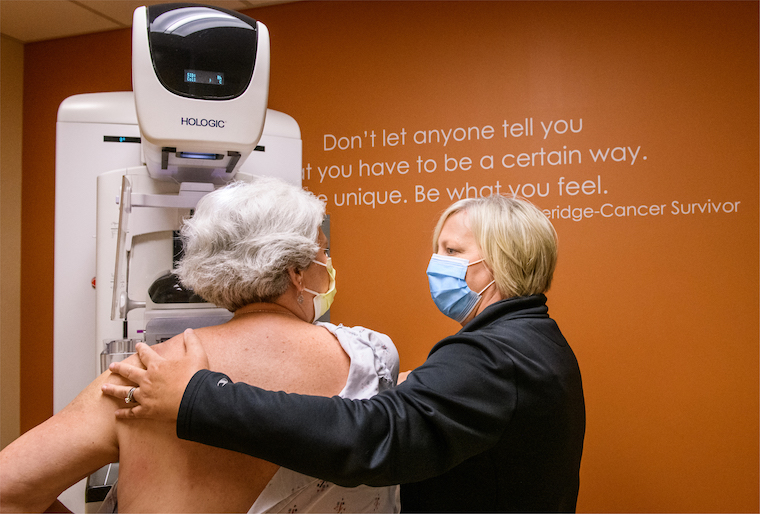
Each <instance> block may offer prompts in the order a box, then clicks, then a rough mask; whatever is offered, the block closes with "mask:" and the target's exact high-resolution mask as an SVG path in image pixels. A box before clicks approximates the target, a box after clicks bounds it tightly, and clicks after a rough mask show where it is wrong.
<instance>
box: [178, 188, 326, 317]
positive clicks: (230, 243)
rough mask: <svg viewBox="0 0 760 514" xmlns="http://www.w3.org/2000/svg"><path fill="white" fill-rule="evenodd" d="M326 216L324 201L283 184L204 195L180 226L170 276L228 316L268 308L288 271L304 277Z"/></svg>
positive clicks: (285, 285)
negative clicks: (251, 307) (178, 251)
mask: <svg viewBox="0 0 760 514" xmlns="http://www.w3.org/2000/svg"><path fill="white" fill-rule="evenodd" d="M324 215H325V205H324V203H323V202H322V201H320V200H318V199H317V198H316V197H315V196H314V195H313V194H312V193H309V192H308V191H305V190H303V189H301V188H300V187H298V186H295V185H292V184H289V183H287V182H284V181H282V180H279V179H275V178H268V177H259V178H257V179H256V180H254V181H253V182H251V183H247V182H233V183H231V184H230V185H227V186H225V187H223V188H220V189H217V190H216V191H214V192H212V193H209V194H208V195H206V196H204V197H203V198H202V199H201V200H200V201H199V202H198V206H197V208H196V211H195V214H194V215H193V217H192V218H190V219H188V220H186V221H185V223H184V225H183V226H182V229H181V231H180V235H181V237H182V241H183V243H184V249H185V250H184V257H183V258H182V260H181V261H180V263H179V265H178V266H177V269H176V270H175V273H176V274H177V275H178V276H179V279H180V281H181V282H182V284H184V285H185V286H187V287H190V288H192V289H193V290H194V291H195V292H196V293H197V294H198V295H199V296H201V297H202V298H203V299H204V300H206V301H208V302H211V303H214V304H216V305H217V306H219V307H223V308H225V309H228V310H230V311H235V310H237V309H239V308H241V307H243V306H245V305H248V304H250V303H254V302H270V301H272V300H274V299H275V298H277V297H278V296H280V295H282V294H283V293H284V292H285V291H286V290H287V288H288V284H289V282H290V277H289V274H288V270H289V269H291V268H293V269H295V270H296V271H301V270H304V269H306V268H307V267H308V266H309V265H310V264H311V262H312V260H313V259H314V257H315V256H316V254H317V252H318V251H319V244H318V243H317V235H318V233H319V227H320V225H321V223H322V219H323V218H324Z"/></svg>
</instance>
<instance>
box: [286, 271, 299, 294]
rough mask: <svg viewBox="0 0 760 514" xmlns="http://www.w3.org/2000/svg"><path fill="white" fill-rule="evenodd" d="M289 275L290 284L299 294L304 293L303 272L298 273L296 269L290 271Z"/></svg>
mask: <svg viewBox="0 0 760 514" xmlns="http://www.w3.org/2000/svg"><path fill="white" fill-rule="evenodd" d="M288 275H289V276H290V283H291V284H293V285H294V286H295V288H296V291H298V292H299V293H300V292H301V291H303V271H296V270H295V268H290V269H288Z"/></svg>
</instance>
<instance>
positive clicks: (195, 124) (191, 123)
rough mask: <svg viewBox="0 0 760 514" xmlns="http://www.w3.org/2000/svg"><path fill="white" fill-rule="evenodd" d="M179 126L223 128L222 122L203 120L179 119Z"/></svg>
mask: <svg viewBox="0 0 760 514" xmlns="http://www.w3.org/2000/svg"><path fill="white" fill-rule="evenodd" d="M180 125H189V126H191V127H211V128H224V120H207V119H205V118H201V119H198V118H180Z"/></svg>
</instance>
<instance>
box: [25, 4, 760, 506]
mask: <svg viewBox="0 0 760 514" xmlns="http://www.w3.org/2000/svg"><path fill="white" fill-rule="evenodd" d="M247 14H249V15H251V16H253V17H255V18H257V19H259V20H261V21H263V22H264V23H265V24H266V25H267V26H268V27H269V29H270V34H271V40H272V80H271V96H270V107H271V108H274V109H277V110H281V111H284V112H287V113H288V114H290V115H292V116H293V117H294V118H295V119H296V120H297V121H298V122H299V124H300V125H301V129H302V132H303V140H304V165H305V166H308V167H310V169H311V171H310V174H309V176H308V177H307V178H306V180H305V181H304V183H305V185H306V186H307V187H308V188H309V189H311V190H312V191H314V192H315V193H318V194H323V195H325V197H326V199H327V203H328V211H329V212H330V214H331V219H332V227H331V230H332V238H333V241H332V252H333V258H334V262H335V266H336V269H337V270H338V271H339V284H338V285H339V290H340V295H338V297H337V300H336V303H335V305H334V307H333V317H334V319H335V320H338V321H340V322H343V323H345V324H361V325H365V326H369V327H372V328H375V329H378V330H381V331H385V332H387V333H388V334H390V335H391V336H392V337H393V339H394V341H395V342H396V344H397V346H398V347H399V349H400V352H401V357H402V367H404V368H409V367H414V366H417V365H419V364H420V363H421V362H422V361H423V360H424V358H425V355H426V354H427V352H428V350H429V349H430V347H431V346H432V344H433V343H434V342H435V341H436V340H438V339H439V338H441V337H444V336H445V335H447V334H450V333H452V332H453V331H455V330H456V329H457V325H456V324H454V323H453V322H451V321H448V320H447V319H445V318H444V317H443V316H442V315H441V314H439V313H438V312H437V310H436V308H435V306H434V305H433V304H432V302H431V301H430V299H429V293H428V292H427V281H426V278H425V268H426V266H427V261H428V259H429V256H430V253H431V250H430V243H429V238H430V232H431V230H432V227H433V225H434V222H435V218H436V216H437V214H438V213H439V212H440V211H441V210H442V209H443V208H444V207H445V206H446V205H447V204H448V203H450V200H449V192H451V191H454V190H457V191H462V188H463V187H464V188H467V187H470V189H469V191H470V194H474V192H475V190H476V189H477V190H478V191H482V192H484V193H485V192H487V191H488V189H481V188H483V187H484V186H490V187H491V188H495V187H496V186H497V184H498V186H499V188H500V191H501V192H509V190H510V189H509V188H510V186H511V187H512V188H516V187H517V186H518V185H524V184H532V185H534V186H536V185H538V191H539V192H540V194H541V195H545V196H539V195H538V194H536V195H534V196H532V200H534V201H535V202H536V204H538V205H539V206H540V207H541V208H544V209H547V210H549V211H550V213H551V210H552V209H554V210H555V213H554V214H553V215H554V216H555V218H557V219H555V220H554V223H555V226H556V228H557V231H558V233H559V237H560V263H559V267H558V270H557V273H556V277H555V283H554V285H553V288H552V290H551V291H550V293H549V305H550V310H551V312H552V313H553V315H554V317H555V318H556V319H557V320H558V322H559V323H560V326H561V327H562V329H563V331H564V332H565V334H566V336H567V337H568V339H569V340H570V342H571V345H572V346H573V347H574V349H575V351H576V353H577V355H578V358H579V361H580V364H581V370H582V373H583V378H584V386H585V391H586V399H587V411H588V430H587V436H586V445H585V452H584V460H583V464H582V469H581V473H582V485H581V491H580V498H579V504H578V508H579V510H581V511H587V512H623V511H627V512H653V511H656V512H685V511H690V512H717V511H724V512H728V511H732V512H751V511H754V512H757V511H758V507H759V501H760V500H759V497H758V481H759V480H760V476H759V475H758V451H759V450H758V430H759V427H758V409H759V406H758V385H759V384H758V339H759V332H758V311H759V305H758V279H759V277H758V257H759V255H758V210H759V207H758V166H759V164H758V96H759V91H758V3H757V2H694V3H691V2H619V3H618V2H570V3H561V2H525V3H522V2H483V3H480V2H419V3H417V2H307V3H300V2H299V3H294V4H286V5H281V6H275V7H268V8H261V9H256V10H251V11H248V12H247ZM129 40H130V34H129V32H128V31H115V32H109V33H102V34H96V35H92V36H82V37H77V38H69V39H64V40H58V41H51V42H43V43H36V44H29V45H27V46H26V53H25V62H26V71H25V77H24V78H25V98H24V102H25V104H24V183H23V187H24V197H23V214H22V215H23V242H22V252H23V269H22V287H23V293H22V312H23V313H24V314H23V315H22V316H23V317H22V387H21V390H22V411H21V415H22V429H28V428H29V427H31V426H33V425H35V424H36V423H38V422H40V421H42V420H44V419H45V418H46V417H47V416H49V415H50V414H51V412H52V342H51V340H52V303H53V302H52V294H53V292H52V286H51V284H52V274H53V264H52V255H53V216H54V198H53V197H54V130H55V114H56V109H57V106H58V104H59V103H60V102H61V101H62V100H63V99H64V98H66V97H67V96H70V95H72V94H76V93H84V92H95V91H113V90H126V89H130V62H129V55H130V49H129ZM526 118H528V119H529V120H530V119H531V118H532V120H533V133H532V134H527V133H526V132H525V130H521V129H520V126H519V125H521V124H524V121H523V120H525V119H526ZM557 120H564V121H566V122H570V121H571V120H572V123H573V125H572V129H573V130H570V129H568V130H566V131H564V133H563V134H559V133H557V132H556V131H555V132H553V133H550V134H549V135H548V136H546V138H544V136H545V133H544V130H543V128H542V123H543V124H544V125H547V126H548V123H549V122H550V121H557ZM581 120H582V126H581ZM505 122H506V123H508V124H509V125H508V127H512V130H513V132H508V133H507V137H504V128H503V124H504V123H505ZM516 125H517V126H516ZM486 126H490V127H493V134H492V135H491V134H490V133H489V132H488V131H486V132H485V136H491V137H490V138H488V139H485V138H481V139H474V133H473V132H471V138H470V140H467V139H466V138H465V139H464V140H461V141H453V140H450V141H449V142H448V144H446V145H445V146H444V145H443V143H435V142H427V141H426V142H422V139H421V137H422V134H423V133H424V132H427V131H430V130H433V129H438V130H445V131H448V130H450V129H451V130H452V135H454V136H457V137H458V138H459V139H462V138H461V137H459V136H461V135H463V134H464V133H465V132H466V129H468V128H471V127H478V128H481V129H482V128H484V127H486ZM553 126H554V125H552V127H553ZM457 128H462V129H465V132H463V131H455V129H457ZM558 128H559V132H563V129H564V128H565V125H564V124H563V123H562V122H560V124H559V126H558ZM373 131H374V133H375V134H376V137H375V145H374V147H372V146H371V143H372V139H371V138H370V135H371V133H372V132H373ZM383 131H385V132H386V133H395V134H399V135H400V134H401V133H402V131H403V132H405V134H406V135H405V138H404V140H403V142H402V141H401V140H400V139H399V140H398V141H394V140H392V139H388V140H385V143H386V144H385V145H383V139H382V134H383ZM365 132H366V136H365ZM330 135H332V136H334V137H335V138H336V139H335V141H336V142H337V141H338V138H340V137H346V138H348V139H343V140H340V141H341V142H346V141H354V146H355V148H353V149H346V150H341V149H338V148H335V149H329V147H330V146H331V145H332V141H333V140H332V139H331V137H330ZM352 136H358V137H357V138H354V139H351V137H352ZM359 141H361V145H362V146H361V148H358V147H357V145H358V144H359ZM325 142H327V143H329V144H328V146H327V147H326V146H325ZM393 143H395V145H394V144H393ZM607 148H609V149H610V151H609V153H608V158H607V161H606V162H604V163H602V162H594V159H593V157H592V151H593V152H596V150H599V149H607ZM622 148H625V149H626V150H625V153H624V152H623V150H622ZM542 149H543V152H544V159H545V161H544V163H543V165H541V162H540V158H541V155H540V152H541V151H542ZM629 149H630V153H629ZM572 150H577V151H578V153H579V154H580V162H574V163H568V164H564V163H562V161H559V162H560V163H561V164H557V162H558V159H561V158H562V155H563V154H562V152H563V151H567V152H570V151H572ZM552 152H554V153H552ZM523 153H525V154H533V153H535V154H536V159H539V161H538V162H537V163H536V164H535V165H529V166H520V165H515V166H513V167H511V168H507V167H505V166H503V164H506V165H510V164H513V163H517V162H518V157H517V156H518V155H519V154H523ZM507 154H511V155H515V156H516V157H515V158H514V159H513V158H511V157H508V158H507V160H506V161H504V163H502V157H503V156H505V155H507ZM573 155H577V154H573ZM634 155H635V158H636V160H635V161H633V156H634ZM487 156H493V160H494V164H493V167H492V169H484V168H489V166H488V163H489V159H488V157H487ZM623 157H625V160H623ZM464 158H470V159H471V160H472V165H471V167H470V169H461V168H467V166H466V164H465V165H463V166H460V167H459V168H457V169H450V170H448V171H447V170H446V169H445V168H446V167H447V166H446V165H447V163H448V167H449V168H452V167H453V164H454V161H453V160H452V159H456V160H457V161H458V162H459V163H462V159H464ZM418 159H421V160H422V162H423V163H425V162H426V161H427V164H428V166H429V167H432V166H433V164H435V166H436V169H435V171H432V172H426V171H424V170H423V171H421V172H418V163H417V160H418ZM575 159H576V161H577V160H578V158H577V157H575ZM402 162H407V163H408V164H409V171H408V172H405V173H400V171H405V170H404V169H403V165H402V169H401V170H399V169H398V166H399V163H402ZM520 162H521V161H520ZM360 163H363V164H369V170H367V168H363V169H361V171H362V173H361V174H360ZM376 163H387V164H385V166H393V168H392V169H393V173H390V172H389V171H388V168H387V167H386V168H381V167H380V165H378V164H376ZM465 163H466V161H465ZM373 165H374V166H373ZM331 166H336V168H330V167H331ZM341 166H342V167H343V168H342V169H343V172H344V176H337V177H335V178H331V177H330V176H329V174H327V175H325V177H324V179H322V180H321V179H320V170H322V171H324V170H325V169H328V170H331V171H333V172H334V171H335V170H338V169H340V168H339V167H341ZM381 169H382V170H383V171H382V172H381ZM349 170H350V176H348V175H349ZM367 171H369V176H368V175H367ZM560 181H562V183H563V184H568V183H571V182H576V183H578V184H579V185H583V184H584V183H585V182H586V181H588V183H586V184H585V191H583V190H582V189H579V190H575V191H573V190H572V189H570V190H568V189H563V190H562V191H563V193H562V195H560V193H559V186H558V185H559V183H560ZM420 188H422V189H424V191H425V192H426V195H427V194H428V193H429V192H431V190H432V189H435V190H437V191H438V193H439V196H438V200H437V201H432V200H433V199H434V198H435V194H434V193H431V194H430V196H425V197H424V198H425V200H424V201H418V200H421V198H422V197H421V196H420V195H419V194H418V191H420ZM547 190H548V194H546V192H547ZM393 191H398V193H395V194H394V195H393V196H389V198H391V199H393V201H394V202H396V203H393V202H390V201H389V202H386V203H385V204H383V205H380V204H379V203H376V204H375V206H374V207H373V206H372V205H367V204H368V203H369V201H370V200H371V195H370V194H368V193H377V194H378V195H379V196H380V198H381V199H383V198H385V197H386V196H385V195H386V194H387V195H391V193H392V192H393ZM465 191H467V189H465ZM359 192H360V193H361V195H360V197H361V203H362V205H353V203H355V202H354V201H353V200H352V201H351V203H352V205H348V206H347V205H339V204H341V203H345V202H344V201H343V199H344V198H345V196H344V195H345V194H348V193H359ZM522 192H523V194H525V195H526V196H530V195H531V193H532V190H531V188H530V187H528V189H527V190H525V189H524V190H522ZM572 192H575V193H576V194H575V195H572V194H570V193H572ZM351 198H354V197H351ZM673 202H678V203H676V204H675V205H678V206H680V205H681V204H686V205H692V204H698V205H696V206H692V207H691V208H690V210H691V211H692V213H690V214H674V213H673V205H674V204H673ZM727 202H728V203H729V204H730V205H732V206H733V207H732V209H731V211H732V212H724V211H721V212H717V213H716V212H711V211H712V210H713V207H712V205H713V204H714V205H715V206H717V205H718V204H719V203H720V204H721V208H724V207H725V206H726V205H727ZM737 202H738V204H737ZM708 204H709V205H708ZM605 205H610V206H612V207H603V206H605ZM642 205H643V206H647V207H648V206H652V205H658V206H659V205H663V206H664V207H663V208H662V209H661V211H660V212H659V213H655V212H654V211H652V210H651V209H648V208H647V209H646V212H648V215H647V216H641V215H630V216H620V217H619V216H616V215H615V212H616V211H615V210H614V207H617V206H623V207H626V206H634V207H638V206H642ZM700 206H701V207H700ZM567 207H570V209H572V210H569V212H570V214H577V213H579V212H582V211H583V209H587V210H586V213H590V214H591V216H590V217H586V218H585V219H582V220H580V221H575V220H573V219H562V215H563V214H564V213H565V212H568V211H564V210H563V209H565V208H567ZM700 209H705V212H701V211H700ZM693 211H696V212H693ZM639 212H640V213H643V212H645V210H639ZM607 213H612V214H613V215H612V216H610V217H605V216H604V215H603V214H607ZM341 299H342V300H341Z"/></svg>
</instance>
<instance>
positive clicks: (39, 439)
mask: <svg viewBox="0 0 760 514" xmlns="http://www.w3.org/2000/svg"><path fill="white" fill-rule="evenodd" d="M132 362H133V364H139V360H138V359H137V358H136V357H134V358H132ZM107 381H108V382H113V383H119V384H125V383H127V382H126V381H125V380H124V379H122V378H121V377H119V376H118V375H111V373H110V372H106V373H103V374H102V375H100V376H99V377H98V378H97V379H96V380H95V381H94V382H92V383H91V384H90V385H89V386H87V387H86V388H85V389H84V390H83V391H82V392H81V393H80V394H79V395H78V396H77V397H76V398H75V399H74V400H73V401H72V402H71V403H70V404H69V405H67V406H66V407H65V408H64V409H63V410H61V411H60V412H59V413H58V414H56V415H54V416H53V417H51V418H49V419H48V420H46V421H45V422H43V423H41V424H40V425H38V426H36V427H35V428H33V429H32V430H29V431H28V432H26V433H25V434H23V435H22V436H21V437H19V438H18V439H16V440H15V441H14V442H13V443H11V444H10V445H8V446H7V447H6V448H5V449H4V450H3V451H2V452H0V511H2V512H43V511H45V509H47V508H49V507H50V506H51V505H52V504H53V503H54V502H55V501H56V498H57V497H58V495H59V494H61V493H62V492H63V491H65V490H66V489H67V488H69V487H70V486H72V485H74V484H75V483H77V482H78V481H79V480H81V479H83V478H85V477H86V476H88V475H89V474H90V473H92V472H94V471H96V470H97V469H99V468H100V467H102V466H104V465H106V464H108V463H109V462H116V461H118V459H119V445H118V440H117V437H116V419H115V418H114V411H115V410H116V409H117V408H118V402H117V400H115V399H114V398H110V397H107V396H104V395H103V394H102V393H101V386H102V384H103V383H105V382H107Z"/></svg>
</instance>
